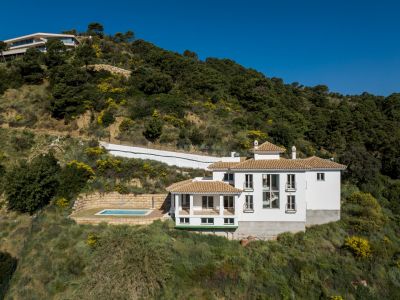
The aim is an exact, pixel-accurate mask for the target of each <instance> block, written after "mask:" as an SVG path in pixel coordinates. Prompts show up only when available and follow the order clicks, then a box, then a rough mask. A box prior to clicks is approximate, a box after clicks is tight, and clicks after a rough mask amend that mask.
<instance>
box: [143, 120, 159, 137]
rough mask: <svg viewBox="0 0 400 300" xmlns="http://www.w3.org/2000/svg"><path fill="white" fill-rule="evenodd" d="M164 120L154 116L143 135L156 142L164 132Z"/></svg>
mask: <svg viewBox="0 0 400 300" xmlns="http://www.w3.org/2000/svg"><path fill="white" fill-rule="evenodd" d="M162 129H163V122H162V121H161V120H160V119H158V118H157V117H153V118H152V119H151V120H150V121H149V122H148V123H147V125H146V128H145V130H144V131H143V136H144V137H145V138H146V139H147V140H148V141H150V142H155V141H156V140H158V138H159V137H160V136H161V134H162Z"/></svg>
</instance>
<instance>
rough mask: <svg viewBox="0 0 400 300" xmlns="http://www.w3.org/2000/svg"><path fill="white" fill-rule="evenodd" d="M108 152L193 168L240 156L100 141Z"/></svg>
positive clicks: (235, 160) (232, 160)
mask: <svg viewBox="0 0 400 300" xmlns="http://www.w3.org/2000/svg"><path fill="white" fill-rule="evenodd" d="M100 144H101V146H103V147H104V148H105V149H106V150H108V152H109V153H110V154H112V155H115V156H121V157H128V158H139V159H151V160H156V161H159V162H163V163H166V164H167V165H169V166H177V167H181V168H193V169H203V170H206V169H207V167H208V166H209V165H210V164H212V163H214V162H217V161H224V162H239V161H240V157H230V156H225V157H218V156H208V155H198V154H189V153H182V152H174V151H165V150H156V149H151V148H145V147H132V146H123V145H117V144H109V143H105V142H100Z"/></svg>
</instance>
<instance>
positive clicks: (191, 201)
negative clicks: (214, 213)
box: [189, 194, 193, 216]
mask: <svg viewBox="0 0 400 300" xmlns="http://www.w3.org/2000/svg"><path fill="white" fill-rule="evenodd" d="M189 215H191V216H192V215H193V195H192V194H190V196H189Z"/></svg>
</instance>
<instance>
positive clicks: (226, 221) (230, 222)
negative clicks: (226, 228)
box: [224, 218, 235, 225]
mask: <svg viewBox="0 0 400 300" xmlns="http://www.w3.org/2000/svg"><path fill="white" fill-rule="evenodd" d="M224 224H225V225H233V224H235V219H234V218H224Z"/></svg>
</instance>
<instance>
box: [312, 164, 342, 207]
mask: <svg viewBox="0 0 400 300" xmlns="http://www.w3.org/2000/svg"><path fill="white" fill-rule="evenodd" d="M317 173H325V180H324V181H318V180H317ZM340 177H341V173H340V171H312V172H307V173H306V178H307V192H306V197H307V209H310V210H340Z"/></svg>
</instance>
